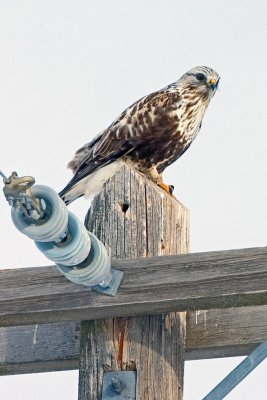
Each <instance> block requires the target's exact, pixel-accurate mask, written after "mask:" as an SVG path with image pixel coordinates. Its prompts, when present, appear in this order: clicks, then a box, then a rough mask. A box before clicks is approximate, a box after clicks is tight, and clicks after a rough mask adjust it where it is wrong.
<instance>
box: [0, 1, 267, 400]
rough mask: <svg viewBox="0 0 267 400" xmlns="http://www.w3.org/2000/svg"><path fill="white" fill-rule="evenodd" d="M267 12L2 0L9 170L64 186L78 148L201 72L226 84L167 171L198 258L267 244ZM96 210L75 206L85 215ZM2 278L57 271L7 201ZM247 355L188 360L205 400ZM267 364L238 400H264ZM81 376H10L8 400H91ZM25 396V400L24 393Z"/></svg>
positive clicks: (0, 210)
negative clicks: (143, 101) (20, 228)
mask: <svg viewBox="0 0 267 400" xmlns="http://www.w3.org/2000/svg"><path fill="white" fill-rule="evenodd" d="M266 19H267V3H266V2H265V1H263V0H262V1H259V0H258V1H241V0H240V1H237V0H236V1H228V2H227V1H215V0H213V1H212V0H206V1H205V0H202V1H192V0H191V1H179V0H176V1H174V0H164V1H162V0H160V1H155V0H153V1H152V0H144V1H142V2H141V1H139V2H138V1H129V0H110V1H108V0H99V1H85V0H83V1H82V0H76V1H69V0H64V1H63V0H57V1H52V0H44V1H41V0H40V1H38V0H36V1H29V0H24V1H15V0H14V1H10V0H0V49H1V50H0V132H1V137H0V140H1V142H0V169H2V170H3V171H4V172H5V173H6V174H10V173H11V171H13V170H16V171H17V172H18V173H19V175H33V176H34V177H35V178H36V181H37V183H40V184H47V185H50V186H51V187H53V188H55V189H56V190H59V189H61V188H62V187H63V186H64V185H65V184H66V183H67V181H68V180H69V178H70V172H69V171H68V170H67V169H66V168H65V165H66V164H67V162H68V161H69V160H70V159H71V158H72V156H73V154H74V151H75V150H76V149H77V148H78V147H80V146H81V145H83V144H84V143H85V142H87V141H89V140H91V139H92V138H93V136H95V135H96V134H97V133H98V132H99V131H101V130H102V129H104V128H106V127H107V126H108V125H109V124H110V123H111V122H112V121H113V120H114V118H115V117H117V116H118V115H119V114H120V112H121V111H123V110H124V109H125V108H126V107H127V106H128V105H130V104H131V103H133V102H134V101H135V100H137V99H138V98H140V97H142V96H143V95H145V94H148V93H150V92H152V91H154V90H157V89H160V88H162V87H163V86H165V85H166V84H168V83H171V82H173V81H175V80H176V79H178V78H179V77H180V76H181V75H182V74H183V73H184V72H186V71H187V70H188V69H190V68H191V67H193V66H196V65H208V66H211V67H213V68H214V69H215V70H217V72H218V73H219V74H220V75H221V85H220V90H219V91H218V93H217V94H216V96H215V97H214V98H213V100H212V102H211V105H210V106H209V109H208V112H207V114H206V115H205V118H204V121H203V125H202V130H201V133H200V134H199V136H198V137H197V139H196V141H195V142H194V144H193V145H192V147H191V148H190V149H189V150H188V151H187V152H186V154H185V155H184V156H183V157H182V158H181V160H178V162H176V163H175V164H174V165H172V166H171V167H169V168H168V170H167V171H166V173H165V181H166V182H168V183H171V184H174V186H175V195H176V197H178V198H179V200H181V201H182V202H183V203H184V204H185V205H186V206H187V207H188V208H189V210H190V213H191V250H192V251H193V252H195V251H206V250H217V249H230V248H241V247H255V246H265V245H266V240H267V230H266V219H267V191H266V175H267V173H266V170H267V160H266V153H267V138H266V133H267V113H266V89H267V79H266V74H267V46H266V41H267V24H266ZM87 208H88V205H87V203H86V202H84V201H83V200H81V201H80V200H79V201H77V202H76V203H75V204H73V206H71V209H72V210H73V211H74V212H75V213H76V214H77V215H78V216H80V217H81V218H83V217H84V215H85V213H86V210H87ZM0 216H1V224H0V237H1V242H0V249H1V253H0V254H1V258H0V266H1V268H6V267H8V268H10V267H19V266H34V265H35V266H38V265H49V261H47V260H46V259H45V258H44V257H43V256H42V255H41V254H40V253H39V252H38V250H37V249H36V248H35V246H34V244H33V243H31V241H30V240H29V239H28V238H26V237H25V238H24V237H23V236H22V235H21V234H19V233H18V232H17V231H16V229H15V228H14V227H13V225H12V222H11V219H10V210H9V207H8V205H7V203H6V202H5V200H4V197H3V196H1V194H0ZM238 362H240V359H225V360H208V361H201V362H188V363H186V377H185V400H195V399H200V398H201V397H202V396H204V395H205V394H207V392H208V391H209V390H210V389H212V388H213V387H214V386H215V384H217V383H218V381H219V380H220V379H221V378H223V377H224V375H225V374H226V373H227V372H229V371H230V369H231V368H232V366H234V365H236V364H237V363H238ZM264 374H265V378H266V362H265V363H263V364H262V365H261V366H260V367H258V368H257V369H256V371H255V372H254V373H253V374H251V376H249V378H248V379H247V380H246V381H244V382H243V383H242V384H241V385H240V386H239V387H238V388H237V389H235V390H234V391H233V392H232V393H231V394H230V395H229V396H228V397H227V399H232V400H240V399H242V400H244V399H250V398H263V393H264V389H266V387H265V386H266V385H265V384H264V381H265V378H264ZM77 386H78V382H77V371H74V372H66V373H51V374H38V375H28V376H18V377H2V378H0V398H1V400H14V399H17V398H19V399H20V400H26V399H27V400H35V399H37V398H38V399H39V400H45V399H53V400H54V399H55V400H61V399H64V400H73V399H77ZM18 396H19V397H18Z"/></svg>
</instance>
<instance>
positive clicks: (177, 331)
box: [79, 168, 188, 400]
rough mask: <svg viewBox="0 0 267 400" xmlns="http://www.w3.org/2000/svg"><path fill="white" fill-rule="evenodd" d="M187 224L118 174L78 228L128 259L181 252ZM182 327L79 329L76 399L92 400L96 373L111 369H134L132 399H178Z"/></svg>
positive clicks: (159, 197) (177, 320) (165, 202)
mask: <svg viewBox="0 0 267 400" xmlns="http://www.w3.org/2000/svg"><path fill="white" fill-rule="evenodd" d="M187 218H188V212H187V210H186V209H185V208H184V207H183V206H182V205H181V204H180V203H179V202H177V201H176V200H174V199H173V198H172V197H171V196H170V195H167V194H165V193H163V192H162V191H161V190H160V189H159V188H157V187H156V186H155V185H154V184H153V183H151V182H148V181H146V180H145V179H144V178H143V177H142V176H141V175H140V174H138V173H136V172H135V171H133V170H130V169H129V168H122V169H121V170H120V171H119V172H118V173H117V174H116V175H115V177H114V178H113V179H111V180H110V181H109V182H108V183H107V184H106V185H105V187H104V189H103V191H102V192H101V193H100V195H99V196H97V197H96V199H95V200H94V202H93V204H92V207H91V210H90V212H89V215H88V217H87V219H86V225H87V227H88V229H89V230H91V231H93V232H94V233H95V234H96V235H97V236H98V237H99V239H100V240H102V241H103V243H104V244H105V246H106V248H107V249H108V250H109V253H110V255H111V257H112V258H120V259H124V258H132V259H133V260H135V259H136V257H147V256H155V255H163V254H177V253H185V252H187V251H188V226H187ZM177 233H179V235H177ZM152 280H153V281H154V277H153V278H152ZM125 281H127V277H125ZM122 290H123V289H122ZM146 295H147V296H149V292H147V293H146ZM147 311H148V312H147V314H151V312H150V309H148V310H147ZM185 323H186V318H185V313H176V312H172V313H169V314H161V315H148V316H141V317H132V318H130V317H126V318H118V319H106V320H98V321H88V322H84V323H82V333H81V353H80V380H79V399H80V400H85V399H91V400H97V399H100V398H101V390H102V379H103V373H104V372H106V371H118V370H136V371H137V389H136V399H142V400H165V399H170V400H172V399H173V400H174V399H177V400H180V399H182V392H183V372H184V352H185Z"/></svg>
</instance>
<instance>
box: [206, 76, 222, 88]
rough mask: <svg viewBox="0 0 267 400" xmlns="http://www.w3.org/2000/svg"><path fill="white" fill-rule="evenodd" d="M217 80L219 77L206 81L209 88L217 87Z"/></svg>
mask: <svg viewBox="0 0 267 400" xmlns="http://www.w3.org/2000/svg"><path fill="white" fill-rule="evenodd" d="M219 80H220V78H219V79H218V80H217V79H216V78H210V79H209V80H208V82H207V85H208V87H209V88H211V89H212V90H215V89H217V87H218V83H219Z"/></svg>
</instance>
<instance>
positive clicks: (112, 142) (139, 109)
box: [60, 89, 180, 196]
mask: <svg viewBox="0 0 267 400" xmlns="http://www.w3.org/2000/svg"><path fill="white" fill-rule="evenodd" d="M179 100H180V97H179V94H178V93H177V92H169V91H166V90H164V89H163V90H161V91H158V92H155V93H152V94H150V95H148V96H145V97H143V98H142V99H140V100H138V101H137V102H135V103H134V104H132V106H130V107H129V108H128V109H127V110H125V111H124V112H123V113H122V114H121V115H120V116H119V117H118V119H116V120H115V121H114V122H113V123H112V124H111V125H110V126H109V127H108V128H107V129H106V130H104V131H103V132H102V133H101V134H99V135H98V136H96V137H95V138H94V139H93V140H92V141H91V142H89V143H87V144H86V145H84V146H83V147H81V148H80V149H79V150H78V151H77V152H76V154H75V156H74V159H73V160H72V161H71V162H70V163H69V164H68V167H69V168H71V169H72V170H73V172H74V176H73V178H72V179H71V181H70V182H69V183H68V185H67V186H66V187H65V188H64V189H63V190H62V191H61V192H60V196H63V195H64V194H65V193H66V192H67V191H68V190H69V189H71V187H73V186H74V185H75V184H76V183H78V182H79V181H80V180H81V179H83V178H84V177H86V176H88V175H90V174H92V173H93V172H95V171H97V170H98V169H99V168H102V167H103V166H105V165H108V164H110V163H111V162H113V161H115V160H116V159H118V158H120V157H122V156H125V155H127V154H128V153H130V152H131V151H133V150H134V149H136V148H138V147H141V146H142V145H143V144H146V145H147V144H148V143H149V142H151V141H154V140H156V139H157V138H159V137H160V135H161V134H162V131H163V127H164V126H165V127H166V123H167V120H166V119H168V115H169V113H170V112H171V111H174V110H175V108H176V107H177V103H178V102H179Z"/></svg>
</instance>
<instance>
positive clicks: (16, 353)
mask: <svg viewBox="0 0 267 400" xmlns="http://www.w3.org/2000/svg"><path fill="white" fill-rule="evenodd" d="M266 337H267V306H255V307H238V308H229V309H228V308H227V309H222V310H220V309H218V310H201V311H190V312H188V313H187V322H186V341H185V359H186V360H198V359H204V358H214V357H234V356H244V355H247V354H249V352H250V351H252V350H253V349H254V348H255V346H256V345H258V344H259V343H261V342H262V341H263V340H265V339H266ZM79 346H80V323H79V322H58V323H53V324H41V325H24V326H12V327H5V328H4V327H3V328H0V375H14V374H26V373H34V372H51V371H66V370H71V369H78V368H79Z"/></svg>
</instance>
